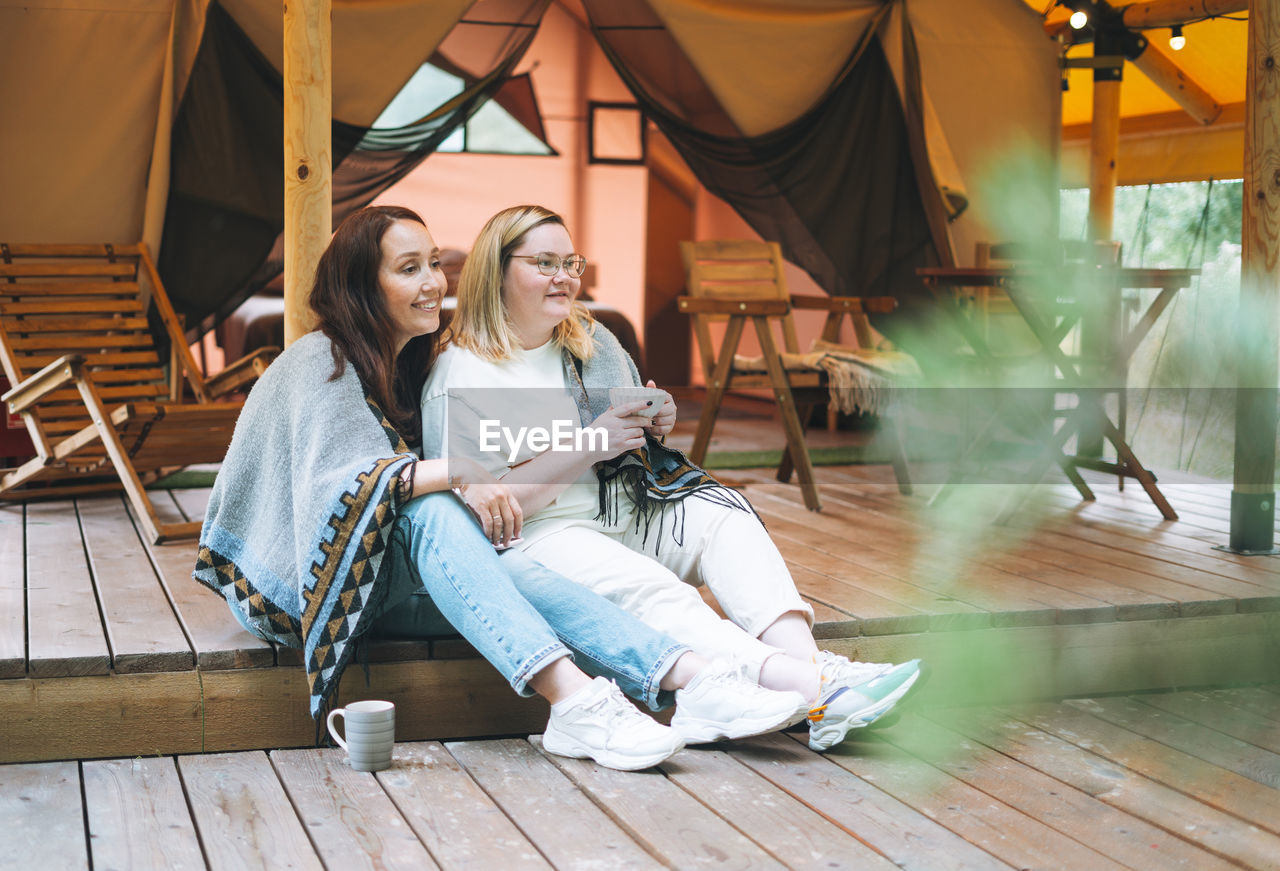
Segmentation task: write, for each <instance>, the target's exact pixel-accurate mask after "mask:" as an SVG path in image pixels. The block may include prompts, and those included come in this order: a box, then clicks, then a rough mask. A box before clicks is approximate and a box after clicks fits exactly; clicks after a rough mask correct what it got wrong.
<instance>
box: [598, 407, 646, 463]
mask: <svg viewBox="0 0 1280 871" xmlns="http://www.w3.org/2000/svg"><path fill="white" fill-rule="evenodd" d="M648 407H649V406H648V403H646V402H645V401H644V400H640V401H639V402H626V403H623V404H622V405H619V406H618V407H617V408H610V409H609V410H608V411H606V412H605V413H604V414H602V415H600V416H599V417H597V418H596V419H595V420H593V421H591V426H592V427H593V428H602V429H604V431H605V440H604V441H605V446H606V448H607V449H604V450H598V451H596V456H595V457H594V458H593V460H592V461H593V462H597V463H598V462H601V461H603V460H612V459H613V458H614V457H618V456H621V455H622V454H625V453H626V452H627V451H631V450H635V449H636V448H639V447H643V446H644V432H645V425H646V424H648V423H649V419H648V418H647V417H643V416H641V414H640V410H641V409H644V408H648Z"/></svg>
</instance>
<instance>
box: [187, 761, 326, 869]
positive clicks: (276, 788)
mask: <svg viewBox="0 0 1280 871" xmlns="http://www.w3.org/2000/svg"><path fill="white" fill-rule="evenodd" d="M178 769H179V770H180V771H181V772H182V782H183V784H184V785H185V786H186V790H187V800H188V802H189V803H190V805H191V814H192V816H193V817H194V818H195V821H196V826H197V827H198V828H199V830H200V841H201V843H202V844H204V849H205V859H206V861H208V863H209V868H210V871H218V869H222V868H227V869H231V868H236V869H240V868H262V869H264V871H272V869H278V868H290V869H300V871H303V869H315V871H321V869H323V868H324V865H323V864H322V863H321V861H320V859H319V857H317V856H316V851H315V849H314V848H313V847H312V845H311V842H310V841H309V840H308V838H307V832H306V829H305V828H304V825H303V823H302V822H301V821H300V820H299V819H298V817H297V816H296V815H295V813H294V810H293V806H292V805H291V804H290V803H289V796H288V795H286V794H285V791H284V787H283V786H281V784H280V781H279V779H277V777H276V774H275V771H274V770H273V769H272V768H271V763H270V762H269V761H268V760H267V757H266V754H264V753H218V754H210V755H207V756H181V757H179V758H178Z"/></svg>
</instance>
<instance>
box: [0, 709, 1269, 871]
mask: <svg viewBox="0 0 1280 871" xmlns="http://www.w3.org/2000/svg"><path fill="white" fill-rule="evenodd" d="M1174 710H1181V711H1185V712H1187V713H1193V714H1194V715H1195V716H1194V718H1187V717H1182V716H1181V715H1179V714H1174V713H1171V711H1174ZM1245 712H1248V714H1247V716H1246V717H1244V718H1243V720H1242V718H1241V715H1242V714H1244V713H1245ZM397 713H398V715H400V718H402V717H403V712H397ZM1121 716H1123V717H1124V718H1125V725H1124V726H1120V725H1117V724H1116V723H1115V722H1112V719H1115V718H1119V717H1121ZM1109 718H1110V719H1109ZM1241 722H1244V723H1245V724H1246V725H1245V726H1243V727H1242V726H1241V725H1240V724H1241ZM1257 722H1270V723H1275V724H1280V686H1277V685H1267V686H1259V687H1242V688H1235V689H1224V690H1214V691H1212V693H1211V694H1205V693H1200V692H1195V691H1189V692H1178V693H1160V694H1142V695H1136V696H1129V697H1108V698H1093V699H1077V700H1074V701H1070V702H1066V703H1056V702H1054V703H1034V704H1025V705H1013V706H1004V707H1001V708H989V707H981V706H968V707H960V708H935V709H931V710H928V711H927V712H924V714H923V715H922V714H908V715H907V716H905V717H904V718H903V719H902V721H901V722H900V723H899V724H898V725H896V726H894V727H893V728H890V729H887V730H883V731H880V732H877V733H874V734H871V735H862V736H856V737H855V738H854V740H851V741H849V742H846V743H845V744H843V745H841V746H840V747H839V748H837V750H835V751H833V752H831V753H828V754H825V755H820V754H817V753H813V752H811V751H810V750H809V749H808V748H807V747H805V745H804V740H805V738H804V735H803V733H802V732H797V733H791V734H775V735H769V736H763V737H760V738H755V739H750V740H747V741H741V742H736V743H733V744H721V745H712V746H709V747H705V748H696V749H695V748H690V749H687V750H684V751H682V752H681V753H680V754H678V755H676V756H675V757H673V758H672V759H670V760H668V761H666V762H664V763H662V765H661V766H659V767H658V768H656V769H652V770H650V771H646V772H632V773H623V772H618V771H613V770H609V769H605V768H601V767H600V766H597V765H595V764H594V763H592V762H589V761H584V760H578V759H564V758H560V757H555V756H550V755H547V754H545V753H543V752H542V750H541V742H540V740H539V738H538V737H537V736H534V737H531V738H530V739H528V740H525V739H515V738H506V739H498V740H487V741H448V742H443V743H441V742H436V741H424V742H404V741H402V742H400V743H398V744H397V745H396V747H395V751H394V760H393V764H392V767H391V768H389V769H387V770H385V771H381V772H377V773H376V774H370V773H360V772H356V771H353V770H351V769H350V768H349V767H348V766H347V764H346V762H345V759H344V753H343V751H341V750H338V749H330V748H324V749H306V750H276V751H273V752H269V753H267V752H262V751H249V752H242V753H217V754H207V755H195V756H191V755H186V756H176V757H175V756H168V755H164V756H159V757H136V758H128V759H104V760H95V761H86V762H83V763H79V764H77V763H75V762H40V763H17V764H9V765H0V815H3V817H4V819H5V820H6V821H7V823H8V824H9V825H10V826H11V830H10V833H9V837H8V838H7V839H6V841H5V849H4V850H2V851H0V871H19V869H22V871H26V869H30V868H50V869H52V868H57V869H69V871H75V869H86V871H87V869H90V868H115V867H126V868H130V869H138V871H146V869H166V871H168V869H172V868H183V869H192V871H197V869H206V868H207V869H218V868H227V867H254V868H284V867H288V868H301V869H321V868H366V867H368V868H385V869H423V868H426V869H435V868H439V869H446V871H452V869H465V868H479V867H484V868H492V867H502V868H504V869H518V871H523V869H539V871H546V869H574V868H584V867H593V868H595V867H607V868H610V869H613V868H626V869H660V868H702V867H717V868H718V867H750V868H778V869H814V871H817V869H871V871H880V869H883V871H889V869H893V868H927V869H948V871H974V869H991V871H1009V869H1021V868H1045V869H1049V868H1052V869H1062V871H1077V869H1079V871H1120V869H1124V868H1161V869H1166V868H1168V869H1185V871H1238V869H1274V868H1276V867H1277V865H1280V789H1277V788H1276V786H1275V785H1273V784H1271V783H1269V782H1268V781H1269V780H1270V778H1268V777H1267V776H1265V774H1264V773H1263V772H1261V771H1258V772H1255V773H1256V774H1261V775H1262V776H1260V777H1247V776H1245V775H1243V774H1241V773H1240V769H1242V768H1243V769H1249V768H1250V765H1249V764H1248V763H1246V762H1245V761H1244V760H1246V759H1248V758H1249V755H1250V753H1252V752H1253V750H1256V749H1259V748H1258V745H1256V744H1253V743H1251V742H1248V741H1243V739H1238V740H1241V741H1242V742H1243V743H1241V744H1240V745H1238V746H1237V745H1228V744H1221V745H1220V746H1219V747H1217V748H1216V749H1210V748H1208V746H1207V745H1206V744H1205V743H1204V742H1203V741H1199V740H1193V741H1190V742H1188V746H1187V747H1186V748H1185V749H1175V748H1173V747H1171V746H1169V745H1168V744H1167V743H1166V741H1167V740H1168V739H1169V736H1170V735H1171V734H1172V733H1173V732H1179V731H1181V730H1185V729H1187V728H1188V727H1189V725H1190V726H1194V727H1196V729H1208V730H1211V731H1213V732H1215V733H1217V734H1220V735H1223V736H1225V735H1227V734H1229V733H1231V732H1233V731H1235V732H1239V731H1241V729H1242V728H1243V729H1244V730H1245V731H1246V732H1247V731H1248V730H1249V729H1251V728H1253V727H1252V725H1248V724H1256V723H1257ZM1193 731H1195V730H1193ZM1195 734H1196V735H1197V736H1198V737H1200V738H1202V737H1204V736H1203V734H1202V733H1200V732H1198V731H1195ZM1250 734H1252V733H1250ZM1254 737H1259V738H1264V739H1266V740H1268V741H1269V740H1271V738H1269V737H1268V736H1266V735H1263V734H1259V735H1256V736H1254ZM1228 746H1234V747H1235V748H1236V750H1235V752H1234V753H1230V752H1228V753H1225V754H1224V753H1223V752H1222V751H1223V748H1226V747H1228ZM1251 748H1252V749H1251Z"/></svg>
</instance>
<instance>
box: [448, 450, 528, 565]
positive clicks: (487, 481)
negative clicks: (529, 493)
mask: <svg viewBox="0 0 1280 871" xmlns="http://www.w3.org/2000/svg"><path fill="white" fill-rule="evenodd" d="M449 480H450V481H451V482H454V483H456V485H457V488H458V494H459V495H460V496H461V497H462V501H463V502H464V503H466V506H467V507H468V508H470V509H471V513H472V514H474V515H475V516H476V519H477V520H479V521H480V527H481V528H482V529H483V530H484V536H485V538H487V539H489V541H491V542H493V545H494V547H507V546H509V545H510V544H511V541H512V540H513V539H516V538H519V537H520V528H521V527H522V526H523V525H524V512H523V511H521V510H520V503H519V502H518V501H516V497H515V496H514V495H512V493H511V488H510V487H508V486H507V485H506V484H503V483H502V482H501V481H499V480H498V479H497V478H495V477H493V475H491V474H489V473H488V472H487V471H485V469H484V467H483V466H481V465H480V464H479V463H477V462H476V461H475V460H471V459H463V458H459V459H455V460H451V461H450V463H449Z"/></svg>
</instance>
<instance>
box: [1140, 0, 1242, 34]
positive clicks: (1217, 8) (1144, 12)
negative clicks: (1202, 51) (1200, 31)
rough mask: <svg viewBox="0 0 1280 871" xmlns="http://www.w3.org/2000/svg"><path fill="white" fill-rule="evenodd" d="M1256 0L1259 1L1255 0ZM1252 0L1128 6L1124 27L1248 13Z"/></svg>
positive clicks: (1161, 0) (1167, 0)
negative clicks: (1250, 0)
mask: <svg viewBox="0 0 1280 871" xmlns="http://www.w3.org/2000/svg"><path fill="white" fill-rule="evenodd" d="M1255 2H1256V0H1255ZM1248 8H1249V0H1155V2H1153V3H1133V4H1130V5H1129V6H1126V7H1124V12H1123V21H1124V26H1125V27H1128V28H1130V29H1133V30H1143V29H1146V28H1151V27H1172V26H1173V25H1175V24H1187V23H1189V22H1196V21H1202V20H1204V19H1205V18H1211V17H1213V16H1214V15H1230V14H1232V13H1234V12H1244V11H1246V10H1247V9H1248Z"/></svg>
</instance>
